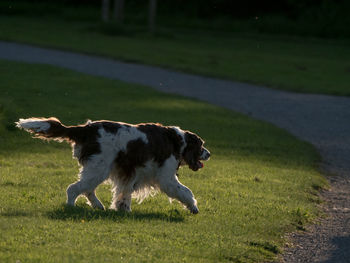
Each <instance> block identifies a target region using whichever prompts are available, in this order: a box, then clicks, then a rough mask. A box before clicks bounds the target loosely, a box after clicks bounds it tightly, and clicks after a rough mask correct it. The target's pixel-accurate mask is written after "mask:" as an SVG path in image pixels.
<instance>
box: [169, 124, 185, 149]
mask: <svg viewBox="0 0 350 263" xmlns="http://www.w3.org/2000/svg"><path fill="white" fill-rule="evenodd" d="M171 128H172V129H173V130H175V131H176V133H177V134H178V135H180V136H181V138H182V145H181V148H180V154H181V155H182V153H183V151H184V150H185V148H186V146H187V143H186V140H185V132H184V131H183V130H181V129H180V128H179V127H177V126H172V127H171Z"/></svg>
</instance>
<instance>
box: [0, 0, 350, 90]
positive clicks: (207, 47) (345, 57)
mask: <svg viewBox="0 0 350 263" xmlns="http://www.w3.org/2000/svg"><path fill="white" fill-rule="evenodd" d="M9 5H10V6H11V9H9ZM41 5H43V6H41ZM34 7H35V6H34V5H30V6H23V4H22V5H21V4H20V3H19V4H18V3H17V4H15V3H13V1H11V4H9V3H8V1H3V2H2V3H0V14H1V12H3V13H4V15H1V16H0V39H2V40H8V41H19V42H24V43H30V44H35V45H40V46H46V47H54V48H60V49H66V50H74V51H79V52H85V53H90V54H98V55H102V56H108V57H113V58H116V59H121V60H125V61H133V62H138V63H144V64H150V65H157V66H162V67H168V68H172V69H176V70H180V71H185V72H191V73H197V74H202V75H207V76H214V77H219V78H225V79H230V80H238V81H244V82H250V83H255V84H260V85H265V86H268V87H272V88H277V89H284V90H290V91H297V92H304V93H323V94H333V95H345V96H349V95H350V87H349V83H350V62H349V61H350V48H349V46H350V45H349V40H329V39H328V40H326V39H316V38H313V39H312V38H301V37H291V36H268V35H261V34H248V33H247V34H244V33H239V34H238V33H230V32H227V31H226V32H220V30H215V31H214V30H213V31H208V30H198V29H193V28H192V29H191V28H190V27H188V28H179V27H166V28H165V27H162V24H161V23H159V28H158V29H159V30H158V32H159V33H158V34H157V35H156V36H150V35H149V34H147V33H145V31H146V30H147V29H146V28H145V27H144V26H140V25H142V21H139V22H138V24H137V23H136V24H135V23H134V24H132V23H130V25H129V26H127V27H125V28H123V29H121V28H120V27H117V26H115V25H113V24H110V25H102V24H101V23H100V22H99V15H100V12H99V10H98V8H95V9H91V8H90V9H89V8H83V7H80V8H79V9H78V8H77V9H72V8H65V9H62V8H61V9H59V8H58V9H55V5H50V4H47V3H46V4H43V3H41V4H38V6H36V9H35V8H34ZM50 7H51V8H50ZM40 8H41V9H40ZM45 14H48V15H45ZM174 24H176V22H174ZM242 26H244V25H242Z"/></svg>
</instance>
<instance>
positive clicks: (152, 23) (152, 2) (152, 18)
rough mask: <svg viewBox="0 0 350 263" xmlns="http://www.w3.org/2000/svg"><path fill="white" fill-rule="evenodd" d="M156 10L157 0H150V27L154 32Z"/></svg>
mask: <svg viewBox="0 0 350 263" xmlns="http://www.w3.org/2000/svg"><path fill="white" fill-rule="evenodd" d="M156 12H157V0H149V13H148V27H149V31H150V32H151V33H152V34H154V32H155V31H156Z"/></svg>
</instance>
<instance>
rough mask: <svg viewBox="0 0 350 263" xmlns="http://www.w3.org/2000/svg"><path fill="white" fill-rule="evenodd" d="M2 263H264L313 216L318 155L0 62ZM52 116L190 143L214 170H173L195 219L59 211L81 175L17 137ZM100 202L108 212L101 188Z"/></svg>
mask: <svg viewBox="0 0 350 263" xmlns="http://www.w3.org/2000/svg"><path fill="white" fill-rule="evenodd" d="M0 70H1V72H3V76H2V79H1V86H0V104H1V107H0V109H1V110H0V173H1V177H0V189H1V191H2V195H1V196H0V231H1V237H0V244H1V245H0V261H1V262H12V261H15V260H20V261H21V262H83V261H88V262H101V261H104V262H116V261H126V262H232V261H233V262H266V261H271V260H273V259H275V257H276V255H277V254H278V253H280V252H281V251H282V247H283V244H284V242H285V241H284V238H283V236H284V233H285V232H286V231H293V230H296V229H302V228H303V227H304V226H305V224H307V223H308V222H311V221H312V220H314V219H315V217H316V216H317V215H318V211H317V208H316V205H317V203H318V202H319V199H318V197H317V189H320V188H323V187H324V186H325V185H326V182H325V180H324V178H323V177H322V176H321V175H320V174H319V172H318V171H317V163H318V161H319V156H318V154H317V153H316V152H315V151H314V149H313V148H312V147H311V146H310V145H309V144H307V143H304V142H300V141H298V140H296V139H295V138H294V137H293V136H290V135H289V134H288V133H286V132H285V131H283V130H281V129H278V128H275V127H273V126H272V125H269V124H266V123H263V122H260V121H255V120H252V119H250V118H248V117H245V116H243V115H240V114H237V113H233V112H230V111H228V110H224V109H221V108H218V107H215V106H212V105H208V104H206V103H202V102H199V101H194V100H189V99H186V98H183V97H181V96H171V95H166V94H162V93H159V92H156V91H153V90H151V89H148V88H146V87H142V86H138V85H131V84H125V83H122V82H119V81H112V80H106V79H103V78H96V77H90V76H87V75H84V74H78V73H74V72H72V71H69V70H63V69H58V68H54V67H50V66H44V65H28V64H20V63H13V62H6V61H0ZM30 116H56V117H58V118H59V119H61V121H62V122H63V123H65V124H76V123H81V122H84V121H85V120H86V119H87V118H91V119H92V120H96V119H111V120H117V121H124V122H131V123H138V122H146V121H152V122H161V123H163V124H166V125H179V126H180V127H182V128H184V129H189V130H191V131H194V132H197V133H198V134H199V135H200V136H201V137H203V138H204V139H205V140H206V146H207V147H208V149H210V150H211V152H212V159H211V160H210V161H209V162H208V163H206V166H205V168H204V169H202V170H201V171H199V172H196V173H194V172H192V171H190V170H189V169H188V168H183V169H180V171H179V178H180V181H181V182H183V183H184V184H186V185H188V186H189V187H190V188H191V189H192V191H193V192H194V194H195V196H196V198H197V200H198V205H199V209H200V213H199V214H198V215H196V216H193V215H190V214H189V212H188V211H186V210H183V209H182V206H181V205H180V204H178V203H177V202H174V203H172V204H169V202H168V199H167V197H166V196H165V195H163V194H159V195H157V196H155V197H154V198H149V199H146V200H145V201H144V202H143V203H142V204H141V205H138V204H136V203H133V212H132V213H131V214H125V213H120V212H114V211H109V210H107V211H95V210H93V209H91V208H90V207H88V206H87V205H86V204H85V200H84V199H83V198H81V199H79V200H78V203H77V207H75V208H70V207H66V206H65V205H63V203H64V202H65V199H66V196H65V188H66V187H67V185H69V184H70V183H72V182H73V181H74V180H76V174H77V173H78V166H77V164H76V162H75V161H74V160H72V158H71V149H70V147H69V146H68V145H66V144H59V143H55V142H52V143H46V142H43V141H40V140H35V139H32V138H30V136H29V135H28V134H27V133H25V132H23V131H20V130H17V129H14V125H13V122H14V121H15V120H17V119H18V118H19V117H30ZM97 195H98V196H99V198H100V199H101V201H102V202H103V203H104V205H105V206H106V207H108V206H109V205H110V200H111V194H110V187H109V185H101V186H100V187H99V188H98V190H97Z"/></svg>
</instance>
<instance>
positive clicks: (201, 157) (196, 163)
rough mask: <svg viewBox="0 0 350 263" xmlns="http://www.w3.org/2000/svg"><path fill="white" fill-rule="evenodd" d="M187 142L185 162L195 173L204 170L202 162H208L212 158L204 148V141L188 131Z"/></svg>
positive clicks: (184, 152) (184, 154)
mask: <svg viewBox="0 0 350 263" xmlns="http://www.w3.org/2000/svg"><path fill="white" fill-rule="evenodd" d="M185 142H186V147H185V149H184V151H183V154H182V158H183V160H184V162H185V163H186V164H187V165H188V166H189V167H190V169H192V170H193V171H197V170H198V169H200V168H203V166H204V165H203V163H202V162H201V161H207V160H209V158H210V152H209V151H208V150H207V149H206V148H204V147H203V144H204V141H203V140H202V139H201V138H200V137H199V136H197V135H196V134H194V133H192V132H188V131H186V133H185Z"/></svg>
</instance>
